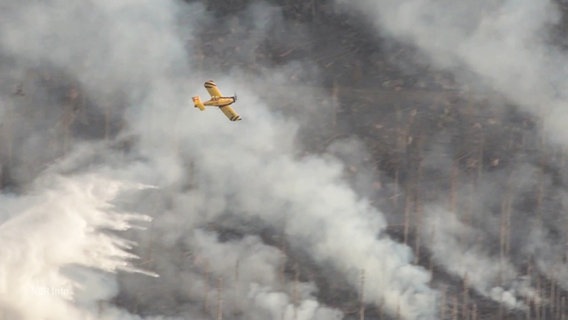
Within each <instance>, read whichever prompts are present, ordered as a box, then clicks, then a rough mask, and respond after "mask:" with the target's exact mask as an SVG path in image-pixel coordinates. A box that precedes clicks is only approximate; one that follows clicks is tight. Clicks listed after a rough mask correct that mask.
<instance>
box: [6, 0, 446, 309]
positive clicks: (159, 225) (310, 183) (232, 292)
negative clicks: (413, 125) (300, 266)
mask: <svg viewBox="0 0 568 320" xmlns="http://www.w3.org/2000/svg"><path fill="white" fill-rule="evenodd" d="M6 10H7V11H6V12H7V13H2V17H3V18H4V19H2V22H0V23H1V25H0V30H1V31H0V47H1V48H2V50H3V53H4V54H6V55H9V56H14V57H17V59H16V60H17V63H18V65H19V66H20V67H21V68H22V70H25V69H26V68H27V66H29V65H32V66H36V65H48V66H49V67H50V68H53V69H54V70H56V71H54V72H58V71H64V72H65V73H67V74H71V75H72V76H73V77H74V78H75V79H77V81H78V82H79V83H80V84H81V88H82V90H83V94H84V95H87V96H89V97H90V98H91V99H92V100H93V103H94V104H95V108H96V109H98V108H101V109H102V110H104V111H107V112H110V113H111V114H115V115H116V114H119V115H120V114H121V113H122V112H124V115H125V116H124V119H123V120H124V124H123V132H122V134H121V135H120V136H119V137H116V138H113V137H112V136H111V137H109V138H110V139H115V141H109V142H108V143H107V144H88V145H86V144H85V142H82V141H80V140H79V139H77V140H76V141H75V144H73V145H72V147H71V148H70V151H71V152H70V153H68V154H67V155H66V156H65V158H64V159H62V162H61V163H60V164H59V165H58V166H53V167H50V168H48V169H52V171H55V172H83V173H85V172H86V173H91V174H92V175H94V178H92V179H100V178H98V176H97V175H98V174H101V172H103V173H105V174H106V175H109V176H112V177H113V178H115V179H117V180H119V181H121V180H126V181H135V182H138V183H142V184H146V185H154V186H156V187H157V189H154V190H151V191H145V192H140V194H134V195H130V196H129V197H128V198H129V201H127V203H123V204H122V205H124V206H130V207H134V208H136V209H137V210H138V211H140V212H143V213H146V214H148V215H152V216H153V217H154V218H155V220H154V222H153V224H152V227H151V230H149V231H148V232H139V233H138V232H137V233H135V234H132V236H133V237H134V238H137V239H138V240H139V241H138V242H139V243H140V247H139V248H138V249H137V253H138V254H139V255H140V256H141V257H142V260H143V261H144V263H141V264H142V265H143V267H144V268H148V269H151V270H152V271H154V272H156V273H157V274H159V275H160V277H159V278H150V277H145V276H141V275H137V274H136V275H128V274H127V275H122V276H121V277H119V278H118V282H119V283H120V287H117V285H116V281H117V277H116V275H114V274H112V272H114V271H116V270H117V269H121V266H124V261H125V259H128V258H131V257H132V256H131V255H130V254H129V253H128V251H129V250H127V249H130V246H131V244H130V243H128V242H124V241H123V240H120V239H117V238H113V237H110V236H106V234H105V233H99V232H96V231H94V230H97V228H98V227H104V228H111V229H112V228H117V227H124V228H126V227H128V224H127V223H126V221H122V220H118V221H116V219H119V218H117V217H121V215H114V214H112V212H109V211H106V210H107V209H108V210H111V208H107V207H105V208H103V209H104V210H102V209H100V204H101V203H106V202H107V201H109V200H110V198H112V197H111V195H112V196H114V195H115V194H114V193H112V194H109V193H105V192H110V191H112V190H113V189H112V188H111V189H109V190H110V191H109V190H107V189H106V188H107V185H106V182H97V190H98V189H101V188H102V190H101V191H100V192H101V193H102V194H98V193H97V194H96V195H95V196H93V195H91V194H89V193H87V196H85V195H84V194H83V193H82V192H85V190H87V191H88V190H89V188H88V186H89V183H90V182H89V181H79V182H75V184H72V186H71V187H69V188H71V191H72V193H73V194H74V195H75V196H78V199H73V200H70V201H72V206H71V205H70V206H71V208H72V209H69V208H67V207H66V208H65V209H66V210H68V211H70V212H71V211H72V212H75V210H74V207H73V206H77V207H78V210H77V211H76V214H71V213H68V214H67V216H64V217H62V218H60V217H59V216H58V215H57V214H55V212H53V211H52V210H48V211H45V210H43V209H42V210H40V211H38V212H37V213H36V214H37V217H33V218H28V219H30V220H33V221H28V219H24V218H25V217H26V214H25V212H21V211H18V212H15V216H14V217H13V218H12V219H11V220H10V221H8V222H6V224H5V225H6V228H8V226H10V225H12V224H15V222H11V221H12V220H15V221H20V222H19V223H21V224H22V227H19V228H18V230H17V231H18V232H19V233H21V234H17V235H14V234H12V236H10V234H11V232H12V233H13V232H16V231H15V230H14V229H12V231H10V232H8V231H9V230H6V231H5V235H4V234H2V233H0V239H2V240H1V241H2V243H3V245H5V246H10V245H11V242H10V241H13V242H14V243H17V244H18V245H25V244H26V243H28V242H26V241H29V240H25V239H22V235H23V236H24V237H31V239H37V240H35V241H34V242H30V243H31V244H30V245H29V247H28V248H27V249H26V250H27V251H26V252H29V255H27V256H24V257H21V256H15V257H14V259H21V260H22V261H23V260H26V261H27V260H30V261H35V260H37V256H36V255H39V257H42V252H50V253H52V254H53V256H52V255H51V254H48V255H46V256H45V259H47V260H49V263H40V264H39V265H38V264H34V263H32V264H31V268H33V270H27V269H19V270H15V269H13V268H14V267H13V266H14V265H15V263H16V262H13V261H9V260H6V261H5V260H3V259H0V268H10V269H11V270H12V272H13V273H14V277H15V279H19V278H20V277H23V278H25V277H28V276H33V275H34V274H41V275H44V278H45V281H48V282H47V285H50V286H56V287H59V286H65V285H67V284H72V285H73V287H72V288H73V291H72V292H73V293H77V294H78V295H79V293H80V292H83V293H85V295H86V296H85V297H82V296H79V297H80V298H78V299H76V300H71V299H67V298H61V299H59V298H58V299H59V300H57V301H52V300H55V298H53V297H51V296H48V297H45V301H44V300H41V301H43V302H42V303H41V304H35V306H36V307H34V309H32V310H31V311H30V309H28V308H27V304H26V303H24V302H23V300H25V299H29V296H27V295H26V294H25V293H24V292H21V290H24V289H25V285H28V284H30V283H32V282H30V281H31V280H30V281H28V280H25V281H24V282H22V283H10V284H9V286H10V287H11V288H14V292H15V293H16V294H14V296H13V298H12V299H13V300H8V303H9V307H10V308H11V309H12V310H13V311H14V314H15V315H17V317H19V318H20V319H37V318H39V317H40V316H43V317H44V318H49V317H51V318H53V319H79V318H83V319H87V318H89V317H94V316H93V312H94V311H93V310H94V309H93V308H94V305H93V304H94V303H95V301H100V302H101V303H100V304H99V305H98V307H99V308H98V311H97V312H99V313H100V317H102V318H108V319H139V318H141V317H142V316H139V315H137V314H138V310H137V309H136V308H137V307H136V306H137V305H141V308H143V310H142V311H141V312H140V313H141V314H142V313H143V314H144V315H147V316H148V319H151V318H152V316H156V317H162V316H163V317H168V316H170V317H191V318H196V319H200V318H207V317H211V315H213V314H215V312H216V311H215V307H213V306H214V305H215V302H214V300H215V298H213V297H214V296H218V297H219V301H221V302H219V306H218V308H219V310H222V312H227V313H232V314H244V315H246V318H247V319H266V318H281V319H330V318H333V317H341V316H342V313H341V312H340V311H338V310H335V309H334V308H332V307H329V306H325V304H323V303H320V302H319V301H318V299H317V288H315V285H314V284H313V283H310V282H303V281H297V280H292V279H290V277H289V276H285V277H283V278H282V277H277V276H276V275H277V274H278V273H279V272H278V270H280V268H281V267H282V264H283V263H284V262H283V260H284V259H285V256H284V254H283V252H280V251H279V250H276V249H275V248H273V247H270V246H268V245H266V244H263V243H261V241H260V240H259V238H257V237H254V236H245V237H244V238H242V239H240V240H234V241H229V242H220V241H218V240H217V239H216V237H220V236H221V234H220V233H218V232H216V231H208V232H204V231H200V229H203V228H206V227H207V226H208V225H215V224H219V223H226V221H230V222H234V223H232V225H230V226H231V227H234V228H237V229H239V228H243V226H251V228H250V229H248V230H250V232H251V233H256V232H258V231H259V230H256V229H255V227H254V226H258V227H259V228H271V229H273V230H276V232H281V233H282V234H283V235H284V236H285V237H286V239H287V241H288V242H289V243H290V248H291V251H296V252H301V253H302V254H306V255H307V256H308V257H309V258H310V259H312V260H313V261H314V262H315V263H316V269H321V270H328V269H329V270H332V271H333V272H335V273H337V274H339V275H340V276H341V277H343V278H345V279H346V280H347V281H348V283H349V284H350V287H351V290H352V291H357V290H358V287H359V274H360V271H361V270H364V272H365V277H366V282H365V290H364V299H365V300H364V301H365V302H366V303H370V304H378V305H381V306H383V307H384V308H385V309H386V310H387V311H388V312H390V313H392V314H395V313H399V314H400V316H401V317H402V318H404V319H435V318H436V314H437V310H436V308H437V307H436V306H437V303H436V299H437V294H436V292H435V291H434V290H432V289H431V288H429V281H430V274H429V273H428V272H427V271H426V270H424V269H423V268H421V267H419V266H415V265H413V264H412V263H411V261H412V253H411V250H410V249H409V248H408V247H406V246H405V245H402V244H400V243H397V242H395V241H393V240H391V239H389V238H388V237H387V236H385V235H381V232H382V230H383V228H384V227H385V223H384V221H383V217H382V213H381V212H380V211H378V210H377V209H376V208H373V207H372V206H371V205H370V204H369V201H368V200H366V199H363V198H360V197H359V196H358V195H357V194H356V193H355V192H354V191H353V190H352V189H351V188H350V187H349V185H348V184H347V183H346V182H345V181H344V178H343V169H344V168H343V166H342V163H341V162H340V161H339V160H337V159H335V158H333V157H331V156H329V157H322V156H315V155H305V154H300V151H299V150H300V149H299V148H297V147H298V146H297V144H298V141H297V139H298V137H299V136H298V135H297V132H298V130H299V127H298V122H297V121H296V120H294V119H293V118H288V117H285V116H283V115H282V114H281V113H280V112H278V111H276V112H275V111H274V108H273V109H270V108H268V106H267V98H266V96H268V95H275V94H276V93H275V91H279V89H278V88H279V87H278V86H276V85H275V84H278V82H279V81H280V82H286V81H289V80H283V79H289V76H290V74H291V73H297V72H298V71H299V70H301V67H302V64H293V65H291V66H281V67H279V68H271V67H270V66H267V67H266V68H263V69H262V70H260V71H259V72H256V73H251V74H248V72H250V71H247V70H246V69H245V68H238V67H235V68H230V69H229V68H226V69H223V68H220V67H218V66H209V65H207V66H206V67H207V69H206V70H205V71H204V70H202V69H199V68H198V67H197V65H198V63H197V61H188V57H189V56H190V55H189V54H190V53H194V52H197V51H199V50H200V49H202V48H200V47H198V46H200V43H199V41H197V40H195V39H194V38H192V37H191V36H192V35H194V34H195V33H196V32H198V31H199V30H200V26H202V25H206V24H207V23H208V21H211V20H213V19H212V18H210V17H209V14H210V13H208V12H207V11H206V10H205V9H204V6H203V5H201V4H191V5H187V4H182V3H178V2H175V1H166V2H164V1H150V0H148V1H142V2H140V1H118V2H117V1H110V0H109V1H97V2H83V3H75V2H72V1H65V0H54V1H46V2H35V1H30V2H22V3H18V4H10V5H9V6H7V9H6ZM248 12H249V15H250V16H252V18H253V19H256V18H257V17H258V16H260V17H261V18H262V20H261V21H259V22H258V23H255V24H254V27H253V30H255V31H262V30H264V29H265V28H268V27H270V26H271V25H270V23H268V22H267V19H266V16H271V15H275V16H276V17H277V16H278V12H277V11H275V9H274V8H270V7H267V6H253V7H252V8H251V9H250V10H249V11H248ZM261 13H263V14H261ZM213 21H214V20H213ZM273 21H275V23H276V22H277V21H281V19H280V20H279V19H275V20H273ZM180 23H181V24H180ZM254 28H256V29H254ZM256 34H262V32H259V33H256ZM183 37H187V38H183ZM195 38H197V37H195ZM259 40H261V39H259ZM186 45H189V53H188V52H187V51H186V50H185V47H186ZM249 45H250V46H253V44H252V43H250V44H249ZM205 54H207V52H205ZM229 70H230V71H229ZM271 73H274V74H271ZM275 74H276V75H275ZM208 78H214V79H215V80H216V81H217V83H218V84H219V86H220V89H221V91H224V92H225V93H226V94H232V92H231V91H232V90H237V91H238V92H239V94H240V95H239V97H240V99H239V103H238V105H237V106H236V108H238V111H239V112H240V113H241V114H242V116H243V118H244V119H245V120H244V121H241V122H240V123H229V122H228V121H227V119H226V118H224V117H223V115H222V114H221V113H219V112H218V111H217V110H207V111H206V112H199V111H197V110H196V109H194V108H193V107H192V106H191V105H190V101H191V100H190V97H191V96H192V95H193V94H200V95H205V94H206V92H205V90H204V89H203V88H202V84H203V81H204V80H207V79H208ZM251 79H253V80H251ZM226 90H229V91H226ZM30 94H32V93H30ZM280 95H281V96H286V97H290V94H289V93H288V92H286V91H285V90H284V92H283V93H282V92H281V93H280ZM296 98H297V97H294V99H296ZM10 99H15V98H10ZM296 101H297V103H301V104H303V105H306V106H310V105H313V106H318V105H320V103H321V100H318V97H317V94H314V95H306V96H303V97H302V99H301V100H298V99H296ZM35 106H37V107H38V108H40V107H42V105H41V104H38V105H35ZM296 110H298V112H300V114H299V117H298V118H302V117H303V116H305V115H306V113H305V112H304V113H302V112H303V111H302V108H297V109H296ZM35 120H36V122H37V123H41V121H42V119H35ZM301 122H307V121H305V120H302V121H301ZM93 125H97V124H93ZM26 133H27V134H28V135H29V136H37V137H38V139H40V138H41V135H42V134H41V133H39V132H35V131H34V130H33V128H32V129H30V130H29V131H27V132H26ZM121 143H122V144H123V147H122V148H121ZM24 150H25V151H22V152H24V154H25V155H26V156H27V155H30V156H31V155H36V154H38V153H41V152H42V151H41V150H37V149H33V148H30V149H24ZM77 183H79V184H78V185H77ZM101 183H102V184H103V185H102V186H101ZM109 183H110V182H109ZM65 192H67V189H65ZM17 197H18V199H21V201H22V202H23V203H25V204H27V203H28V202H29V200H28V198H27V197H26V196H25V195H18V196H17ZM55 197H57V195H55ZM48 200H49V199H47V200H46V201H48ZM99 201H100V202H99ZM47 203H48V204H49V203H50V202H47ZM41 208H45V209H49V206H47V207H46V203H42V204H41ZM58 209H60V208H59V207H57V206H56V207H55V208H54V209H53V210H58ZM128 217H130V216H128ZM61 219H64V220H63V221H62V220H61ZM67 219H69V220H70V221H69V223H68V224H61V222H64V223H66V220H67ZM37 220H39V222H42V224H41V225H45V226H48V228H47V229H46V231H45V232H46V233H48V234H47V235H45V236H44V235H43V234H44V233H43V231H42V232H36V231H34V230H33V226H34V225H35V224H36V223H38V221H37ZM54 226H62V227H65V232H60V231H59V230H57V229H56V228H55V227H54ZM67 226H68V227H67ZM14 228H15V227H14ZM4 229H5V228H4ZM4 229H2V230H4ZM55 236H57V238H56V239H51V238H50V237H55ZM47 239H51V240H52V241H49V242H48V241H47ZM95 239H96V240H95ZM40 241H43V242H40ZM14 245H15V244H14ZM52 245H53V247H48V246H52ZM185 250H190V252H191V251H193V254H194V255H193V256H192V257H193V258H192V259H186V255H185V252H186V251H185ZM109 254H110V256H109ZM92 255H94V256H92ZM8 257H10V256H8ZM4 261H5V262H4ZM40 261H41V260H40ZM200 261H201V262H202V261H207V265H206V266H204V265H202V264H200ZM237 262H239V263H240V264H241V267H239V268H238V269H235V268H236V267H235V264H236V263H237ZM70 264H71V265H73V264H79V265H85V266H87V267H93V268H98V269H102V270H106V271H110V272H111V273H106V274H104V275H100V276H97V275H95V273H88V275H85V274H82V273H80V272H78V271H76V273H73V272H70V275H69V277H67V278H65V277H63V276H61V275H59V274H58V273H57V272H58V271H59V270H60V269H64V268H66V267H67V266H68V265H70ZM125 268H126V267H125ZM129 270H130V269H128V268H127V270H126V271H129ZM235 270H238V273H239V276H238V277H236V276H233V274H234V271H235ZM130 271H135V270H134V269H133V270H130ZM261 272H262V273H261ZM97 277H100V279H97ZM215 277H216V278H217V279H215ZM44 278H41V279H42V280H44ZM67 279H69V280H67ZM72 279H75V280H72ZM26 281H27V282H26ZM65 281H69V282H65ZM73 281H75V282H73ZM217 281H219V285H218V286H219V288H221V289H220V290H217V289H212V288H215V287H216V282H217ZM326 281H334V279H326ZM294 288H295V289H294ZM18 290H20V291H18ZM208 290H210V292H209V291H208ZM215 290H217V291H215ZM93 292H95V293H98V295H97V296H96V297H95V298H93V297H92V296H90V295H92V294H93ZM293 292H295V294H293ZM207 293H209V294H207ZM115 295H116V296H117V298H116V299H117V300H116V303H117V304H118V305H120V308H122V307H124V309H120V308H117V305H115V301H114V300H112V301H111V299H112V298H113V297H114V296H115ZM210 295H211V296H210ZM41 301H40V302H41ZM129 302H132V304H130V303H129ZM223 302H224V303H225V304H223ZM205 303H207V306H208V307H207V308H204V307H203V306H204V304H205ZM126 309H128V311H127V310H126ZM15 317H16V316H15Z"/></svg>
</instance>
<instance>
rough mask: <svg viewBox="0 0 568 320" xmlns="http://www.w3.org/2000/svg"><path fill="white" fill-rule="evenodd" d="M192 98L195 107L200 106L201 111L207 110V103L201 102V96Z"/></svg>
mask: <svg viewBox="0 0 568 320" xmlns="http://www.w3.org/2000/svg"><path fill="white" fill-rule="evenodd" d="M192 100H193V106H194V107H196V108H198V109H199V110H201V111H203V110H205V105H203V102H201V99H199V96H195V97H193V98H192Z"/></svg>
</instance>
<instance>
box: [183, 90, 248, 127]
mask: <svg viewBox="0 0 568 320" xmlns="http://www.w3.org/2000/svg"><path fill="white" fill-rule="evenodd" d="M204 86H205V89H207V92H209V94H210V95H211V99H209V100H207V101H205V102H201V99H200V98H199V96H195V97H193V98H192V99H193V104H194V106H195V107H196V108H198V109H199V110H201V111H203V110H205V107H206V106H207V107H218V108H219V109H220V110H221V111H223V113H224V114H225V116H227V118H229V120H231V121H239V120H242V118H241V116H239V114H238V113H237V112H236V111H235V109H233V108H232V107H231V104H233V103H235V102H236V101H237V95H236V94H235V95H234V96H232V97H223V95H222V94H221V91H219V89H218V88H217V85H216V84H215V82H214V81H213V80H207V81H205V84H204Z"/></svg>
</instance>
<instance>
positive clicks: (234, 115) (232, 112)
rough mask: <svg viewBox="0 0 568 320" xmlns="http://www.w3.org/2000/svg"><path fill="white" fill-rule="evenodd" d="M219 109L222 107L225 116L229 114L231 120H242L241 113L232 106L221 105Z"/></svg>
mask: <svg viewBox="0 0 568 320" xmlns="http://www.w3.org/2000/svg"><path fill="white" fill-rule="evenodd" d="M219 109H221V111H223V113H224V114H225V116H227V118H229V120H231V121H239V120H242V118H241V116H239V114H238V113H237V112H236V111H235V109H233V108H232V107H231V106H223V107H219Z"/></svg>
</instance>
